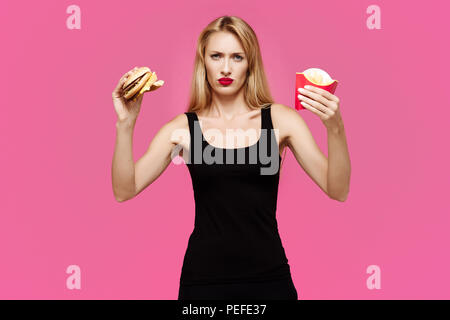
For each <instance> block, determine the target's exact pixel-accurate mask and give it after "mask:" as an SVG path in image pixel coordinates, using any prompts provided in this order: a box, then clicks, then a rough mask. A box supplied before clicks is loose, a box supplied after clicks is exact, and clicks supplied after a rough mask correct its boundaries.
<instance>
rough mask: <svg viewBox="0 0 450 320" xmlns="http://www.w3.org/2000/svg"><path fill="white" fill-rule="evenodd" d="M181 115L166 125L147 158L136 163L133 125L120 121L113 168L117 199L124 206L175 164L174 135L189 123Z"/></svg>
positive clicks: (146, 154)
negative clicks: (185, 122)
mask: <svg viewBox="0 0 450 320" xmlns="http://www.w3.org/2000/svg"><path fill="white" fill-rule="evenodd" d="M184 118H185V115H184V114H180V115H178V116H176V117H175V118H173V119H172V120H171V121H169V122H167V123H166V124H164V125H163V126H162V127H161V129H159V131H158V132H157V133H156V135H155V136H154V137H153V139H152V141H151V142H150V145H149V147H148V149H147V151H146V152H145V154H144V155H143V156H142V157H141V158H140V159H139V160H138V161H137V162H136V163H134V161H133V148H132V143H133V130H134V122H131V123H130V122H120V121H117V123H116V128H117V137H116V146H115V150H114V157H113V164H112V184H113V190H114V197H115V198H116V200H117V201H119V202H123V201H126V200H130V199H132V198H134V197H135V196H137V195H138V194H139V193H140V192H141V191H142V190H144V189H145V188H146V187H147V186H149V185H150V184H152V183H153V182H154V181H155V180H156V179H157V178H158V177H159V176H160V175H161V174H162V173H163V172H164V170H165V169H166V168H167V167H168V165H169V164H170V162H171V161H172V152H173V149H174V147H175V146H176V145H177V143H176V139H174V135H173V133H174V132H175V130H177V128H180V126H182V125H183V123H182V121H186V120H185V119H184Z"/></svg>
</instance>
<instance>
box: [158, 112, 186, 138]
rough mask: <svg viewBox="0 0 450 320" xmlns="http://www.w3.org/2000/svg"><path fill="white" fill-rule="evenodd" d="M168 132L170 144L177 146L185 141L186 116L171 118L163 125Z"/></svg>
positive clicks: (182, 114) (179, 115)
mask: <svg viewBox="0 0 450 320" xmlns="http://www.w3.org/2000/svg"><path fill="white" fill-rule="evenodd" d="M164 127H165V128H167V130H169V132H170V142H172V144H174V145H177V144H180V143H183V141H186V138H187V137H189V123H188V119H187V116H186V114H184V113H180V114H177V115H175V116H173V117H172V118H171V119H170V120H169V121H167V122H166V124H165V125H164Z"/></svg>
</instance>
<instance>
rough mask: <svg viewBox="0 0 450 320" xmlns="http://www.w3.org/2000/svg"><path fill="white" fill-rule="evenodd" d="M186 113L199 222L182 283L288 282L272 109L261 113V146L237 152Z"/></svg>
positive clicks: (193, 236)
mask: <svg viewBox="0 0 450 320" xmlns="http://www.w3.org/2000/svg"><path fill="white" fill-rule="evenodd" d="M185 114H186V116H187V117H188V122H189V131H190V135H191V138H190V148H189V153H188V154H189V157H188V158H189V160H188V161H186V165H187V167H188V169H189V172H190V175H191V178H192V185H193V190H194V200H195V223H194V230H193V231H192V234H191V235H190V237H189V241H188V246H187V249H186V254H185V257H184V261H183V267H182V271H181V277H180V284H181V285H190V284H213V283H214V284H217V283H242V282H253V281H264V280H271V279H281V278H286V277H290V276H291V275H290V267H289V264H288V259H287V258H286V255H285V251H284V248H283V246H282V243H281V239H280V236H279V233H278V226H277V220H276V216H275V211H276V207H277V194H278V182H279V173H280V168H279V167H280V166H279V164H280V160H281V156H280V154H279V149H278V144H277V142H276V139H275V133H274V132H273V130H271V129H273V126H272V118H271V114H270V105H269V106H268V107H264V108H262V109H261V128H262V130H261V135H260V138H259V140H258V142H257V143H255V144H253V145H251V146H248V147H243V148H236V149H230V148H218V147H214V146H212V145H210V144H209V143H208V142H207V141H206V139H205V138H204V136H203V133H202V132H201V128H200V125H199V123H198V117H197V114H196V113H195V112H185ZM200 142H201V143H200ZM256 158H257V159H256ZM243 159H244V160H243ZM211 160H213V161H211ZM230 162H231V163H230Z"/></svg>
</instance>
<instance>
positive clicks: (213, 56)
mask: <svg viewBox="0 0 450 320" xmlns="http://www.w3.org/2000/svg"><path fill="white" fill-rule="evenodd" d="M218 55H219V54H218V53H215V54H212V55H211V58H214V59H215V57H216V56H218ZM235 57H239V59H238V61H242V60H243V59H244V58H243V57H242V56H240V55H236V56H235Z"/></svg>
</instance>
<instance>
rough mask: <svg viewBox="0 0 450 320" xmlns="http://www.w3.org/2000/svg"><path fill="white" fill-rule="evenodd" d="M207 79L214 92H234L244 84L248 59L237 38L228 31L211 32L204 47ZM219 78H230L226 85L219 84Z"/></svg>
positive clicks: (224, 93)
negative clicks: (231, 80)
mask: <svg viewBox="0 0 450 320" xmlns="http://www.w3.org/2000/svg"><path fill="white" fill-rule="evenodd" d="M205 64H206V73H207V79H208V82H209V84H210V85H211V88H212V89H213V91H214V92H215V93H216V94H221V95H232V94H236V93H237V92H238V91H239V89H240V88H241V87H242V86H243V85H244V84H245V80H246V78H247V70H248V60H247V56H246V55H245V53H244V49H243V48H242V46H241V44H240V43H239V39H238V38H237V37H236V36H235V35H234V34H232V33H229V32H216V33H214V34H212V35H211V36H210V38H209V40H208V43H207V45H206V48H205ZM220 78H231V79H233V82H232V83H231V84H228V85H224V84H221V83H220V82H219V79H220Z"/></svg>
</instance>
